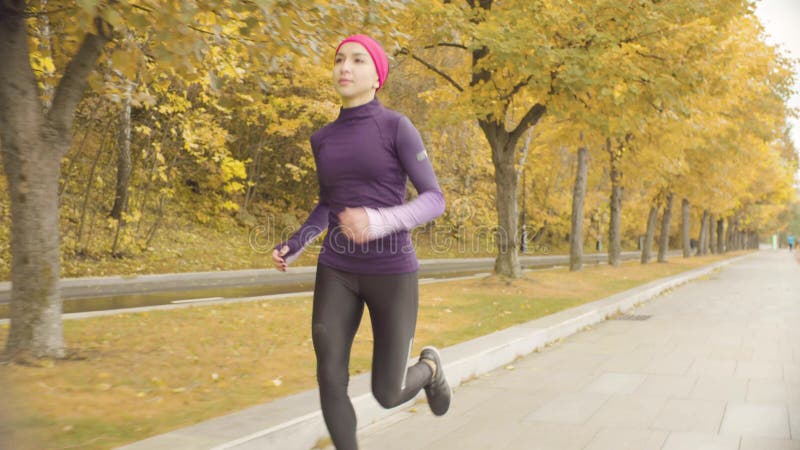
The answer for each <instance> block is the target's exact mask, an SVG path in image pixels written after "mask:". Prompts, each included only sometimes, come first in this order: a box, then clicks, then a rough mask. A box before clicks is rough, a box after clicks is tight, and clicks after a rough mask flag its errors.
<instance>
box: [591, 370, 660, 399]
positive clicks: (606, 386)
mask: <svg viewBox="0 0 800 450" xmlns="http://www.w3.org/2000/svg"><path fill="white" fill-rule="evenodd" d="M645 378H646V376H645V375H641V374H634V373H604V374H602V375H600V376H598V377H597V379H595V380H594V381H593V382H591V383H589V384H588V385H587V386H586V388H585V390H586V391H587V392H596V393H599V394H631V393H633V392H634V391H635V390H636V389H637V388H638V387H639V386H640V385H641V384H642V383H643V382H644V380H645Z"/></svg>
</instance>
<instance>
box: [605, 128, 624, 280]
mask: <svg viewBox="0 0 800 450" xmlns="http://www.w3.org/2000/svg"><path fill="white" fill-rule="evenodd" d="M606 151H607V152H608V154H609V158H610V165H611V167H610V168H611V199H610V200H611V205H610V208H611V217H610V218H609V223H608V264H609V265H611V266H614V267H619V265H620V263H621V258H620V255H621V254H622V243H621V236H620V223H621V215H622V169H621V168H620V163H621V159H622V151H621V150H620V151H617V150H616V149H612V148H611V139H606Z"/></svg>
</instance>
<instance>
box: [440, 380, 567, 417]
mask: <svg viewBox="0 0 800 450" xmlns="http://www.w3.org/2000/svg"><path fill="white" fill-rule="evenodd" d="M481 390H485V388H484V387H483V386H481ZM490 392H491V393H492V395H491V397H490V398H487V399H486V400H484V401H483V402H481V403H477V404H476V405H475V406H474V407H472V408H470V409H469V410H467V411H464V412H463V414H464V415H466V416H485V415H492V414H498V415H502V416H505V417H508V418H511V417H513V418H514V419H515V420H521V419H522V418H523V417H526V416H528V415H529V414H531V413H532V412H533V411H535V410H537V409H539V408H541V407H542V406H544V405H546V404H548V403H549V402H552V401H553V400H555V399H556V398H557V397H558V396H559V395H560V394H559V391H554V390H541V391H536V392H527V391H521V390H519V389H513V390H504V389H492V390H491V391H490ZM457 403H458V398H457V397H455V396H454V397H453V406H454V407H457Z"/></svg>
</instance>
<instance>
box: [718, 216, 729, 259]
mask: <svg viewBox="0 0 800 450" xmlns="http://www.w3.org/2000/svg"><path fill="white" fill-rule="evenodd" d="M726 251H727V248H726V247H725V218H724V217H720V218H719V219H717V253H725V252H726Z"/></svg>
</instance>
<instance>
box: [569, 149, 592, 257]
mask: <svg viewBox="0 0 800 450" xmlns="http://www.w3.org/2000/svg"><path fill="white" fill-rule="evenodd" d="M587 153H588V150H587V149H586V147H580V148H578V166H577V168H576V170H575V185H574V186H573V189H572V224H571V227H570V233H569V270H570V271H573V272H574V271H578V270H581V269H582V268H583V204H584V200H585V199H586V175H587V172H588V168H587V162H586V156H587Z"/></svg>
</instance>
